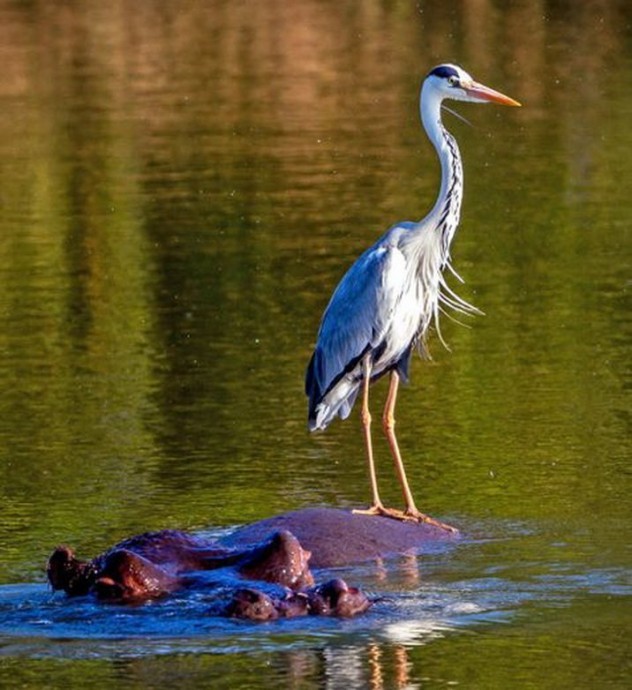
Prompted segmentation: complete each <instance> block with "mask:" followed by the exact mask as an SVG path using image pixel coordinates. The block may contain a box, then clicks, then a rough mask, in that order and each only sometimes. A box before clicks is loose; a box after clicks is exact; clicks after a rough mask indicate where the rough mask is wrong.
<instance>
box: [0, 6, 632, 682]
mask: <svg viewBox="0 0 632 690" xmlns="http://www.w3.org/2000/svg"><path fill="white" fill-rule="evenodd" d="M0 20H1V25H2V27H3V34H4V38H3V41H2V42H1V46H0V52H1V55H2V62H3V66H4V69H3V71H2V75H1V76H0V99H1V103H2V112H3V117H2V118H0V153H1V155H0V183H1V184H0V190H1V191H0V201H1V204H2V213H1V214H0V223H1V224H2V228H1V232H0V377H1V380H2V393H1V394H0V440H1V443H0V468H1V474H0V482H1V484H0V487H1V490H2V503H1V506H0V515H1V519H0V545H1V549H2V555H3V557H2V562H1V563H0V641H1V645H2V646H1V648H0V650H1V651H0V654H1V656H0V683H3V684H9V685H22V686H24V687H43V686H46V687H61V686H68V685H71V686H73V685H78V684H81V685H82V686H86V687H89V686H92V687H104V686H105V685H109V686H112V684H115V685H126V686H130V687H135V686H139V687H163V686H164V687H166V686H170V685H173V684H174V683H177V684H178V686H179V687H183V688H186V687H204V686H206V687H214V688H215V687H228V688H235V687H261V688H265V687H279V686H281V687H294V688H299V687H300V688H303V687H305V688H311V687H323V686H325V687H329V688H337V687H342V686H345V687H358V688H364V687H375V688H379V687H384V688H390V687H422V686H423V687H445V686H447V685H453V684H460V685H463V686H465V687H484V688H495V687H498V688H501V687H503V688H504V687H525V688H531V687H534V688H535V687H537V688H543V687H544V688H547V687H551V688H553V687H555V688H560V687H573V688H584V687H585V688H594V687H627V686H628V685H629V676H630V662H629V658H630V656H631V655H630V651H631V650H630V645H629V642H628V639H629V633H630V629H629V622H628V621H629V619H630V605H629V593H630V588H629V585H630V583H629V572H630V559H629V547H628V544H629V541H630V533H629V522H630V502H629V498H628V497H629V494H630V483H629V469H628V460H629V449H630V443H629V395H628V389H629V347H628V345H629V334H630V329H629V317H628V314H629V308H628V307H629V289H630V281H629V230H628V225H629V219H630V217H631V212H632V201H631V198H630V195H629V192H628V186H629V185H628V181H629V180H630V179H632V169H631V162H630V160H631V159H630V157H629V156H628V154H627V152H628V151H629V150H630V145H631V144H632V141H631V135H630V128H629V122H630V117H631V116H632V99H631V98H630V95H629V94H630V93H631V92H632V91H631V88H630V87H631V86H632V60H631V53H630V45H631V42H630V35H631V29H630V27H631V23H632V16H631V15H630V10H629V9H628V7H627V4H626V3H623V2H605V1H604V2H599V3H585V4H583V5H581V7H573V8H570V6H569V7H567V6H566V5H565V4H560V3H549V4H547V5H546V6H542V5H538V4H533V3H515V4H512V6H511V8H510V9H505V8H501V7H500V6H495V5H492V4H491V3H485V2H476V3H474V2H472V3H463V4H461V5H459V6H458V7H454V8H451V7H450V6H447V5H445V3H433V2H429V3H418V4H415V3H408V2H400V3H386V4H385V3H376V2H363V3H358V2H351V1H350V2H343V3H330V2H324V3H315V2H309V1H308V0H299V1H297V2H293V3H287V4H282V3H273V2H264V3H246V2H230V3H227V2H208V3H186V4H181V3H178V4H177V5H164V4H163V3H152V2H140V3H128V2H123V1H121V2H118V3H114V4H109V5H108V7H107V8H106V7H105V5H101V4H99V3H81V6H79V5H77V6H76V7H75V6H74V5H73V4H70V5H68V4H66V5H64V6H55V5H52V4H49V5H41V6H40V5H37V4H35V5H34V4H30V3H18V2H8V1H3V2H0ZM444 60H454V61H459V62H461V63H462V64H463V65H464V66H465V67H466V68H467V69H469V70H470V71H471V72H472V73H473V74H474V75H475V76H476V77H477V78H480V80H481V81H483V82H485V83H488V84H490V85H491V86H493V87H495V88H498V89H500V90H502V91H504V92H506V93H508V94H509V95H511V96H514V97H515V98H518V99H519V100H521V101H522V102H523V103H524V107H523V108H522V109H520V110H518V109H508V108H507V109H505V108H494V107H491V106H486V107H484V108H483V107H479V106H473V105H459V106H456V107H455V109H458V111H459V112H460V113H463V114H464V115H465V116H466V117H467V118H468V119H469V120H470V121H471V123H472V126H471V127H469V126H467V125H465V124H464V123H462V122H460V121H459V120H457V119H456V118H454V117H451V116H449V115H446V124H447V125H448V126H449V128H450V129H451V130H452V131H453V133H454V134H455V135H456V137H457V139H458V141H459V144H460V146H461V150H462V154H463V158H464V167H465V184H466V190H465V200H464V207H463V218H462V223H461V227H460V230H459V233H458V234H457V237H456V240H455V244H454V251H453V254H454V263H455V265H456V267H457V270H459V272H460V273H461V275H463V277H464V278H465V279H466V281H467V282H466V284H465V285H463V286H460V285H458V284H457V283H456V282H455V281H452V284H453V286H454V287H455V288H458V291H459V293H460V294H461V295H462V296H464V297H465V298H466V299H468V300H470V301H472V302H474V303H475V304H476V305H477V306H478V307H479V308H481V309H482V310H483V311H484V312H485V314H486V316H485V317H480V318H476V319H473V320H468V322H467V324H466V326H467V327H463V326H461V325H459V324H456V323H453V322H451V321H450V320H449V319H444V320H443V326H442V330H443V334H444V337H445V339H446V340H447V341H448V343H449V345H450V351H447V350H445V349H444V348H442V346H441V345H440V343H439V342H438V340H437V339H436V338H434V339H432V340H431V351H432V354H433V360H432V362H430V363H426V362H421V361H415V362H414V363H413V370H412V375H413V379H412V382H411V384H410V385H409V386H408V387H406V388H405V389H403V390H402V393H401V396H400V403H399V405H398V419H399V425H398V431H399V435H400V441H401V446H402V450H403V454H404V457H405V460H406V463H407V468H408V472H409V475H410V479H411V484H412V485H413V487H414V491H415V495H416V497H417V499H418V502H419V505H420V506H421V507H422V508H423V509H425V510H427V511H428V512H430V513H431V514H433V515H436V516H438V517H441V518H443V519H445V520H447V521H451V522H453V523H455V524H457V525H458V526H459V527H460V528H461V530H462V531H463V532H464V534H465V535H466V539H465V541H464V543H463V544H461V545H459V546H456V547H454V548H450V549H447V550H445V551H443V552H438V553H433V554H428V555H426V556H423V557H421V558H420V559H419V560H418V562H416V563H412V564H411V563H410V562H409V561H404V562H400V561H397V562H395V563H393V564H387V565H386V570H387V572H386V573H385V572H384V571H383V570H378V571H376V570H374V569H372V568H370V567H368V566H367V567H366V568H364V567H363V568H353V569H351V570H349V571H345V572H344V573H343V574H344V575H345V577H347V579H349V580H350V581H352V582H353V583H354V584H355V583H357V584H360V585H362V586H363V587H364V588H365V589H367V590H368V591H370V592H371V593H374V594H375V595H377V596H383V597H385V598H384V599H383V600H382V601H380V602H379V603H378V604H376V606H375V607H374V608H373V610H372V611H371V612H369V613H368V614H367V615H366V616H363V617H361V618H357V619H354V620H352V621H342V622H341V621H336V620H327V619H309V620H307V621H305V620H298V621H287V622H281V623H279V624H276V623H275V624H271V625H260V626H255V625H250V624H245V623H244V624H238V623H234V622H230V621H222V620H218V619H211V618H209V617H208V616H205V604H204V599H203V597H202V596H201V595H199V596H198V595H196V594H195V593H193V594H189V595H182V597H180V598H178V597H176V598H174V599H173V600H168V601H164V602H160V603H157V604H152V605H150V606H147V607H140V608H136V609H124V610H118V609H115V608H112V607H98V606H95V605H93V604H90V603H89V602H70V603H69V602H67V601H66V600H65V599H63V597H59V596H55V597H52V596H51V594H50V592H48V591H47V589H46V586H45V584H44V582H45V580H44V574H43V567H44V564H45V562H46V558H47V556H48V554H49V552H50V551H51V550H52V548H53V547H54V546H55V545H56V544H58V543H60V542H65V543H69V544H72V545H73V546H75V547H76V548H77V549H78V551H79V552H80V554H82V555H86V556H90V555H92V554H95V553H97V552H98V551H100V550H102V549H104V548H106V547H108V546H109V545H111V544H112V543H114V542H115V541H117V540H118V539H121V538H123V537H126V536H128V535H130V534H133V533H137V532H141V531H145V530H148V529H154V528H162V527H181V528H185V529H190V530H208V529H212V530H215V529H226V528H229V527H230V526H231V525H235V524H240V523H242V522H245V521H249V520H254V519H259V518H263V517H267V516H269V515H271V514H274V513H276V512H281V511H284V510H289V509H293V508H297V507H300V506H304V505H313V504H326V505H336V506H345V505H358V504H362V503H364V502H366V500H367V498H368V486H367V482H366V479H365V476H364V464H363V459H362V448H361V437H360V433H359V428H358V419H357V413H355V414H354V416H353V417H352V419H350V420H348V421H347V422H345V423H344V424H339V423H337V424H334V425H332V427H331V428H330V429H328V430H327V432H326V433H325V434H323V435H318V436H310V435H309V434H308V433H307V431H306V424H305V415H306V409H305V408H306V406H305V400H304V397H303V393H302V377H303V373H304V368H305V365H306V363H307V359H308V357H309V355H310V350H311V346H312V345H313V342H314V337H315V333H316V329H317V326H318V321H319V318H320V315H321V313H322V310H323V308H324V306H325V304H326V302H327V300H328V299H329V295H330V293H331V290H332V289H333V287H334V286H335V284H336V282H337V280H338V279H339V278H340V276H341V275H342V273H343V272H344V270H346V267H347V266H348V265H349V263H350V262H351V261H352V260H353V259H354V258H355V257H356V256H357V255H358V254H359V253H360V252H361V251H362V250H363V249H364V248H365V247H366V246H368V244H370V243H371V242H373V241H374V239H376V238H377V237H378V236H379V235H380V234H381V233H382V232H383V230H384V229H385V228H386V227H388V226H389V225H390V224H391V223H393V222H395V221H397V220H400V219H405V218H409V219H415V218H419V217H420V216H421V215H423V214H424V213H425V212H426V211H427V210H428V208H429V207H430V205H431V204H432V202H433V201H434V195H435V194H436V189H437V168H436V162H435V160H434V154H433V152H432V150H431V149H430V147H429V145H428V144H427V142H426V141H425V139H424V136H423V133H422V132H421V130H420V126H419V122H418V112H417V97H418V88H419V83H420V80H421V77H422V76H423V74H425V72H426V71H427V70H428V69H429V67H431V66H432V65H434V64H436V63H438V62H440V61H444ZM383 388H384V386H379V387H378V386H376V387H375V389H374V390H375V393H374V400H375V409H376V412H377V409H378V406H379V404H380V403H381V402H382V401H383V397H384V390H383ZM376 448H377V452H378V471H379V473H380V479H381V486H383V493H384V496H385V498H386V499H387V500H388V501H389V502H392V503H396V502H397V501H398V500H399V496H398V492H397V489H396V486H395V482H394V480H393V477H392V473H391V470H390V466H389V462H388V459H387V453H386V449H385V446H384V444H383V443H382V442H381V440H380V441H379V443H378V440H377V439H376Z"/></svg>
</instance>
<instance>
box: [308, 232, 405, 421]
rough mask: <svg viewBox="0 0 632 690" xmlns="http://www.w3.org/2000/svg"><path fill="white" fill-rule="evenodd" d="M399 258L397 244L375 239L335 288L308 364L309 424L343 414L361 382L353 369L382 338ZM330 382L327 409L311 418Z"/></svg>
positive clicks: (395, 292)
mask: <svg viewBox="0 0 632 690" xmlns="http://www.w3.org/2000/svg"><path fill="white" fill-rule="evenodd" d="M383 239H386V238H383ZM403 261H404V259H403V257H402V255H401V253H400V252H399V250H398V249H397V248H396V247H393V246H390V245H389V244H388V243H387V242H385V241H380V242H378V243H377V244H376V245H374V246H373V247H371V248H370V249H368V250H367V251H366V252H365V253H364V254H362V255H361V256H360V257H359V258H358V260H357V261H356V262H355V263H354V264H353V266H351V268H350V269H349V271H348V272H347V273H346V275H345V276H344V278H343V279H342V280H341V282H340V284H339V285H338V287H337V288H336V291H335V292H334V294H333V296H332V298H331V301H330V302H329V305H328V306H327V309H326V310H325V314H324V316H323V320H322V323H321V327H320V330H319V333H318V342H317V344H316V349H315V350H314V354H313V355H312V359H311V361H310V363H309V366H308V369H307V375H306V381H305V392H306V393H307V395H308V396H309V398H310V404H309V419H310V428H324V427H325V426H326V425H327V424H328V423H329V422H330V421H331V419H333V417H334V416H335V415H336V414H339V415H340V416H341V417H343V418H344V417H346V416H347V415H348V414H349V412H350V411H351V407H352V405H353V402H354V401H355V398H356V396H357V394H358V390H359V386H360V380H359V378H358V376H357V374H352V372H353V370H354V369H356V367H357V365H358V364H359V362H360V360H361V359H362V357H363V356H364V355H365V353H366V352H368V351H369V350H371V349H372V348H375V347H377V346H378V345H379V344H380V343H381V341H382V339H383V337H384V334H385V332H386V329H387V328H388V326H389V324H390V320H391V318H392V314H393V311H394V309H395V307H396V305H397V302H398V300H399V298H400V295H401V291H402V289H403V279H404V274H405V271H404V270H403V265H402V264H401V262H403ZM334 387H337V389H338V390H336V391H335V393H336V394H335V395H333V396H332V400H331V401H330V404H329V406H328V407H329V408H330V409H328V410H321V411H320V415H318V416H319V417H320V419H319V421H318V423H316V421H315V418H316V416H317V412H316V409H317V407H318V406H319V405H321V403H322V401H323V398H324V397H325V396H326V395H327V394H328V393H330V391H332V389H333V388H334ZM321 407H322V405H321Z"/></svg>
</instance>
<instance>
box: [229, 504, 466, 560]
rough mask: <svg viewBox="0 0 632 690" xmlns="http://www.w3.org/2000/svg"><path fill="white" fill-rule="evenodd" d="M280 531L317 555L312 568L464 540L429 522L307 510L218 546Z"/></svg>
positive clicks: (247, 528)
mask: <svg viewBox="0 0 632 690" xmlns="http://www.w3.org/2000/svg"><path fill="white" fill-rule="evenodd" d="M280 529H284V530H288V531H289V532H291V533H292V534H293V535H294V536H295V537H296V538H297V539H298V540H299V541H300V543H301V545H302V546H303V548H305V549H307V550H308V551H309V552H310V553H311V554H312V555H311V559H310V565H311V566H312V567H313V568H330V567H334V566H341V565H350V564H353V563H361V562H362V561H368V560H372V559H375V558H384V557H388V556H392V555H396V554H405V553H417V552H419V551H420V550H422V549H423V547H424V546H425V545H428V544H433V543H434V544H437V543H441V542H450V541H456V540H458V539H459V533H458V532H448V531H446V530H445V529H441V528H440V527H435V526H434V525H430V524H426V523H414V522H401V521H399V520H392V519H390V518H387V517H379V516H373V515H362V514H357V513H353V512H351V511H350V510H342V509H338V508H305V509H303V510H297V511H293V512H289V513H283V514H282V515H277V516H275V517H271V518H267V519H265V520H261V521H259V522H254V523H252V524H250V525H244V526H243V527H239V528H238V529H236V530H235V531H234V532H232V533H231V534H230V535H228V536H227V537H224V538H222V539H220V540H219V542H220V543H221V544H225V545H226V546H231V545H235V544H240V545H242V546H243V545H246V544H250V543H256V542H258V541H260V540H261V539H262V538H263V537H264V536H265V535H267V534H270V533H271V532H274V531H275V530H280Z"/></svg>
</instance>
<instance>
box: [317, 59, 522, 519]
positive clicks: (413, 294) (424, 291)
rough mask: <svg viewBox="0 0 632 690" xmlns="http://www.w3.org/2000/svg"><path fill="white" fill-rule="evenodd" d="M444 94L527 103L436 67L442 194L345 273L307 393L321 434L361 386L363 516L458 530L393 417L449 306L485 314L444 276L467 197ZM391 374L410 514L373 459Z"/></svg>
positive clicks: (432, 105) (427, 103) (431, 93)
mask: <svg viewBox="0 0 632 690" xmlns="http://www.w3.org/2000/svg"><path fill="white" fill-rule="evenodd" d="M446 99H452V100H456V101H468V102H471V103H488V102H492V103H499V104H501V105H510V106H519V105H520V103H518V102H517V101H515V100H514V99H513V98H509V96H505V95H504V94H502V93H500V92H498V91H495V90H493V89H491V88H489V87H487V86H484V85H483V84H479V83H477V82H475V81H474V80H473V79H472V77H471V76H470V75H469V74H468V73H467V72H466V71H465V70H463V69H462V68H461V67H459V66H457V65H453V64H443V65H439V66H437V67H435V68H434V69H432V70H431V71H430V72H429V73H428V75H427V76H426V78H425V79H424V81H423V84H422V87H421V96H420V112H421V121H422V124H423V127H424V129H425V131H426V133H427V135H428V138H429V139H430V141H431V143H432V144H433V146H434V148H435V150H436V152H437V155H438V157H439V161H440V164H441V187H440V190H439V196H438V198H437V201H436V202H435V204H434V206H433V207H432V209H431V210H430V212H429V213H428V215H427V216H426V217H425V218H423V219H422V220H420V221H418V222H411V221H403V222H400V223H397V224H395V225H393V226H392V227H391V228H389V230H387V231H386V233H385V234H384V235H383V236H382V237H381V238H380V239H379V240H378V241H377V242H376V243H375V244H374V245H373V246H372V247H370V248H369V249H367V250H366V251H365V252H364V253H363V254H362V255H361V256H360V257H359V258H358V259H357V260H356V261H355V263H354V264H353V265H352V266H351V268H350V269H349V270H348V271H347V273H346V274H345V275H344V277H343V278H342V280H341V281H340V283H339V284H338V287H337V288H336V290H335V291H334V293H333V296H332V297H331V300H330V302H329V304H328V306H327V308H326V309H325V312H324V314H323V318H322V321H321V324H320V329H319V331H318V337H317V342H316V346H315V349H314V352H313V354H312V357H311V360H310V362H309V365H308V367H307V372H306V377H305V392H306V394H307V396H308V397H309V412H308V426H309V429H310V431H316V430H321V429H325V428H326V427H327V426H328V425H329V424H330V422H331V421H332V420H333V419H334V418H335V417H336V416H338V417H340V418H342V419H346V417H348V416H349V413H350V412H351V408H352V407H353V404H354V402H355V400H356V397H357V396H358V394H359V393H360V391H362V410H361V420H362V427H363V433H364V443H365V447H366V458H367V464H368V474H369V480H370V483H371V493H372V503H371V506H370V507H369V508H368V509H367V510H362V511H357V512H364V513H368V514H371V515H385V516H388V517H393V518H397V519H401V520H413V521H418V522H428V523H431V524H434V525H437V526H440V527H444V528H446V529H453V528H451V527H450V526H448V525H445V524H443V523H440V522H439V521H437V520H434V519H433V518H430V517H429V516H427V515H425V514H424V513H422V512H421V511H419V510H418V509H417V506H416V505H415V501H414V499H413V495H412V493H411V490H410V487H409V484H408V480H407V478H406V473H405V470H404V464H403V462H402V457H401V453H400V450H399V446H398V443H397V438H396V436H395V415H394V411H395V403H396V400H397V391H398V386H399V382H400V380H404V381H406V380H407V379H408V369H409V363H410V357H411V353H412V351H413V349H415V348H419V349H423V348H424V344H425V339H426V335H427V332H428V329H429V328H430V326H431V324H432V323H433V322H434V323H435V324H436V327H437V330H438V318H439V311H440V309H441V307H442V306H443V305H445V306H447V307H451V308H454V309H457V310H461V311H465V312H473V311H477V310H475V309H474V308H473V307H472V306H471V305H469V304H468V303H467V302H465V301H464V300H462V299H461V298H459V297H458V296H457V295H456V294H455V293H454V292H453V291H452V290H451V289H450V288H449V287H448V285H447V283H446V281H445V278H444V275H443V274H444V271H445V270H446V269H449V270H453V269H451V264H450V245H451V243H452V239H453V237H454V233H455V231H456V228H457V225H458V222H459V215H460V210H461V199H462V194H463V168H462V164H461V155H460V153H459V148H458V146H457V143H456V140H455V139H454V137H453V136H452V135H451V134H450V133H449V132H448V131H447V130H446V128H445V127H444V126H443V123H442V120H441V107H442V102H443V101H444V100H446ZM439 334H440V332H439ZM387 373H388V374H390V385H389V390H388V394H387V398H386V404H385V406H384V412H383V416H382V424H383V428H384V433H385V434H386V438H387V440H388V444H389V447H390V451H391V455H392V456H393V461H394V464H395V470H396V473H397V477H398V479H399V483H400V485H401V489H402V493H403V496H404V501H405V509H404V510H403V511H402V510H398V509H394V508H387V507H385V506H384V504H383V503H382V500H381V499H380V495H379V492H378V486H377V478H376V472H375V464H374V460H373V447H372V442H371V430H370V429H371V413H370V410H369V386H370V384H371V383H373V382H374V381H376V380H377V379H379V378H380V377H381V376H383V375H385V374H387Z"/></svg>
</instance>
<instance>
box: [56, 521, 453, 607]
mask: <svg viewBox="0 0 632 690" xmlns="http://www.w3.org/2000/svg"><path fill="white" fill-rule="evenodd" d="M454 538H456V535H455V533H452V532H446V531H445V530H441V529H440V528H437V527H434V526H432V525H429V524H425V523H421V524H418V523H404V522H399V521H394V520H390V519H388V518H384V517H376V516H367V515H360V514H354V513H352V512H351V511H346V510H336V509H328V508H310V509H304V510H300V511H294V512H290V513H285V514H283V515H278V516H275V517H273V518H268V519H266V520H261V521H259V522H255V523H253V524H251V525H245V526H242V527H239V528H237V529H235V530H234V531H233V532H231V533H230V534H228V535H226V536H224V537H223V538H221V539H217V540H212V541H210V540H208V539H204V538H202V537H199V536H195V535H191V534H188V533H186V532H181V531H178V530H162V531H159V532H148V533H144V534H140V535H137V536H134V537H131V538H130V539H126V540H124V541H122V542H120V543H118V544H117V545H115V546H114V547H113V548H111V549H109V550H108V551H106V552H104V553H103V554H101V555H99V556H97V557H96V558H93V559H92V560H90V561H81V560H78V559H77V558H76V557H75V554H74V551H73V550H72V549H71V548H70V547H68V546H59V547H57V548H56V549H55V551H54V552H53V554H52V555H51V556H50V558H49V561H48V567H47V574H48V579H49V581H50V583H51V585H52V587H53V589H55V590H64V591H65V592H66V593H67V594H68V595H70V596H77V595H86V594H92V595H94V596H96V597H97V598H98V599H101V600H105V601H109V602H120V603H130V602H140V601H143V600H147V599H154V598H158V597H162V596H165V595H166V594H168V593H170V592H174V591H176V590H178V589H182V588H185V587H206V588H209V589H211V590H214V591H215V592H218V591H219V592H220V594H221V596H220V597H219V599H218V601H216V603H215V605H214V607H213V608H212V612H213V613H217V614H219V615H225V616H230V617H238V618H248V619H251V620H274V619H277V618H290V617H294V616H299V615H307V614H313V615H328V616H341V617H349V616H353V615H356V614H358V613H362V612H363V611H366V610H367V609H368V608H369V607H370V605H371V603H372V601H371V600H370V599H369V598H368V597H367V596H366V595H365V594H364V593H363V592H362V591H361V590H359V589H358V588H355V587H350V586H349V585H348V584H347V583H346V582H345V581H344V580H341V579H334V580H330V581H327V582H324V583H322V584H320V585H315V583H314V577H313V574H312V572H311V570H310V567H309V566H310V565H311V566H313V567H316V568H323V567H330V566H338V565H347V564H351V563H355V562H360V561H366V560H369V559H372V558H383V557H385V556H388V555H391V554H396V553H410V552H411V551H417V550H419V548H420V547H422V546H424V545H425V544H428V543H430V542H434V541H444V540H446V539H454ZM209 573H210V576H209ZM218 602H219V603H218Z"/></svg>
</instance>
